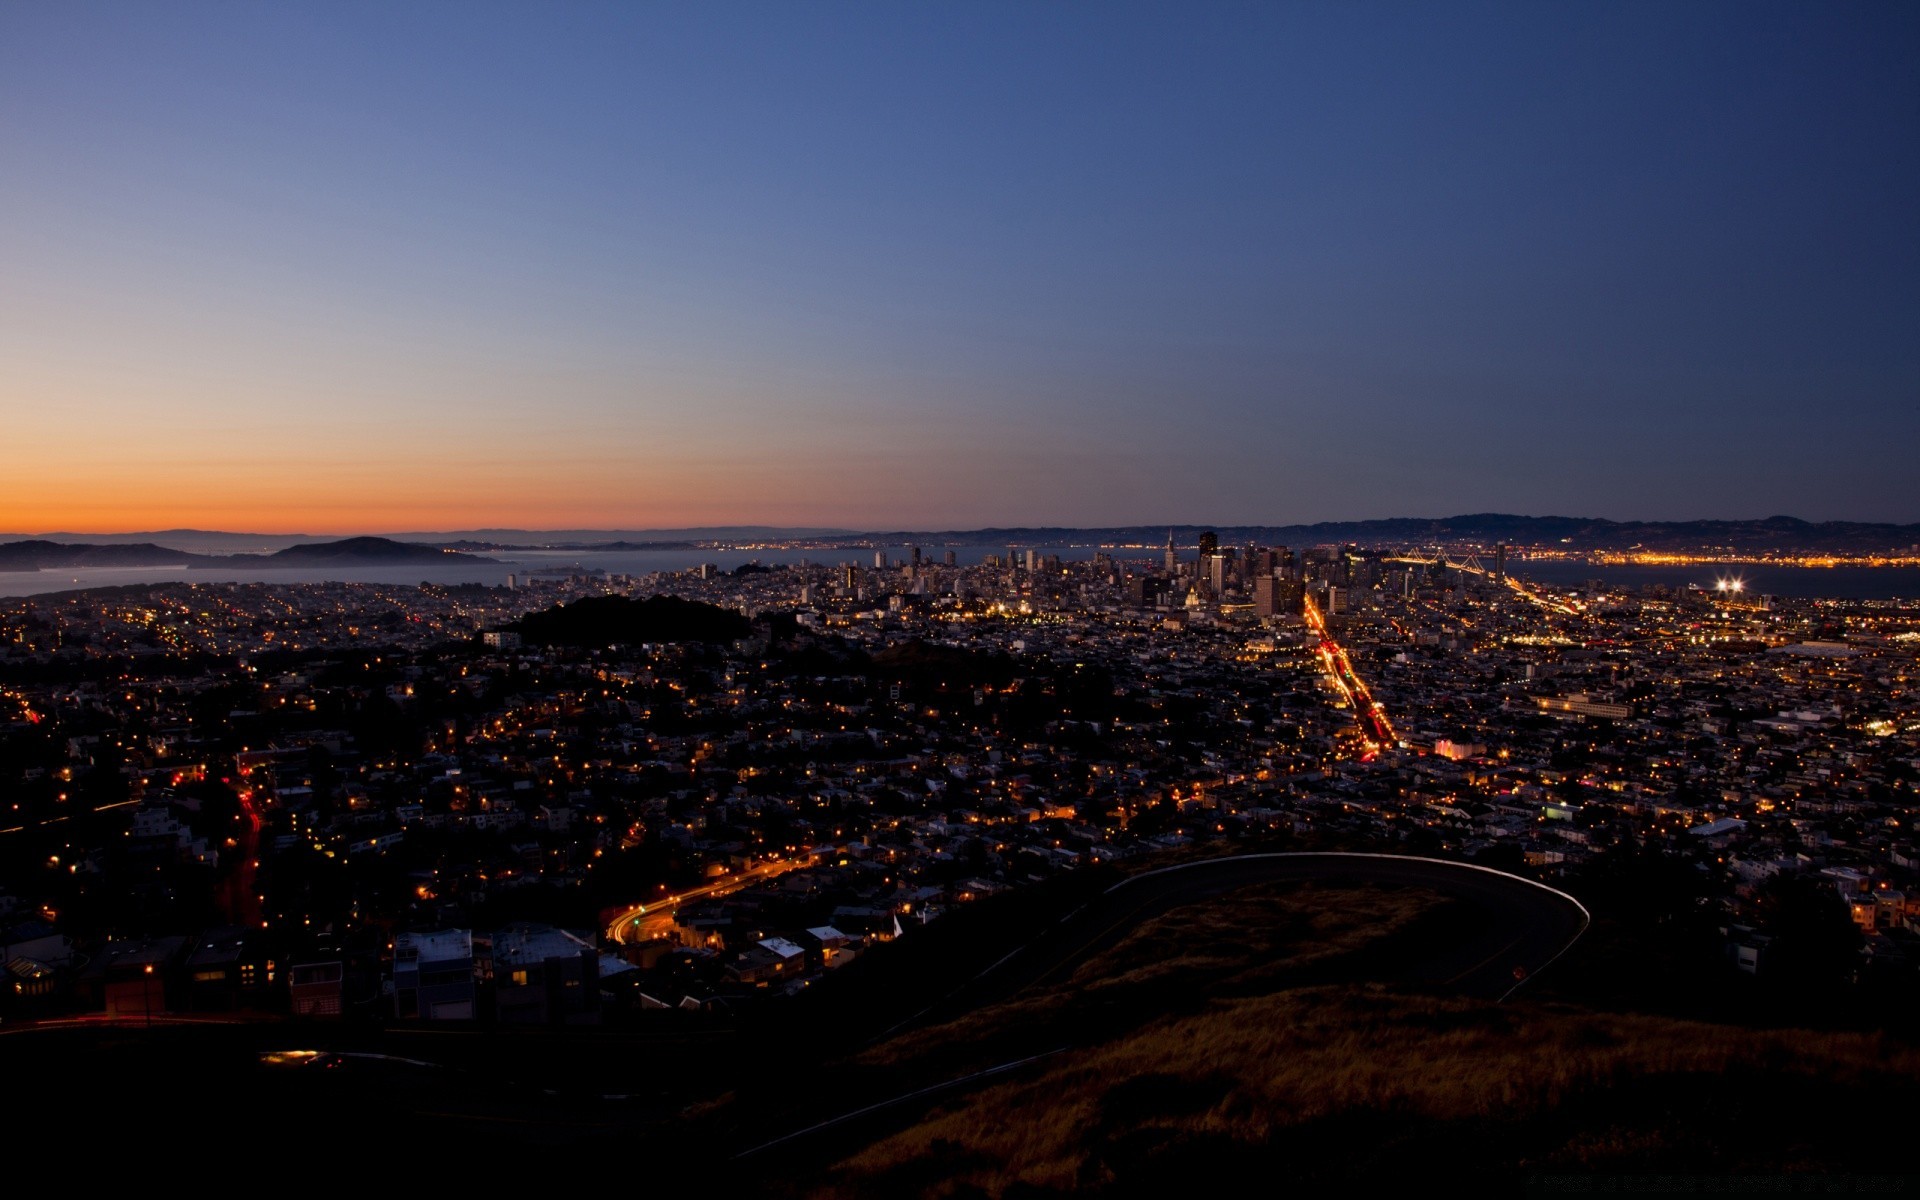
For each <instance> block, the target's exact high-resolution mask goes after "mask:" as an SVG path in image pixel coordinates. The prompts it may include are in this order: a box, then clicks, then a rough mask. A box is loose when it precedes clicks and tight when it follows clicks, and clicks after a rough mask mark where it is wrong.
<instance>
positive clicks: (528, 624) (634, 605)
mask: <svg viewBox="0 0 1920 1200" xmlns="http://www.w3.org/2000/svg"><path fill="white" fill-rule="evenodd" d="M512 628H513V629H514V630H515V631H517V632H518V633H519V634H520V636H521V637H523V638H525V639H526V640H527V641H528V642H530V643H532V644H533V645H536V646H611V645H634V644H638V643H640V642H731V641H733V640H735V639H736V638H743V637H746V636H747V635H748V634H750V633H752V632H753V624H752V622H750V621H748V620H747V619H746V618H745V617H743V616H741V615H740V614H739V613H737V612H734V611H733V610H732V609H728V608H718V607H716V606H714V605H711V604H701V603H700V602H698V601H696V600H682V599H680V598H679V597H677V596H649V597H647V598H646V599H644V600H633V599H629V598H628V597H626V596H589V597H587V598H586V599H584V600H575V601H574V602H573V603H572V604H562V605H559V606H556V607H554V608H549V609H546V610H544V611H542V612H537V613H532V614H530V615H528V616H526V617H523V618H521V619H520V621H519V622H517V623H516V624H515V625H513V626H512Z"/></svg>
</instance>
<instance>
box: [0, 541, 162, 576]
mask: <svg viewBox="0 0 1920 1200" xmlns="http://www.w3.org/2000/svg"><path fill="white" fill-rule="evenodd" d="M197 557H198V556H197V555H193V554H188V553H187V552H186V551H184V550H169V549H167V548H166V547H165V546H156V545H154V544H153V543H151V542H139V543H135V544H130V545H108V546H76V545H69V544H65V543H62V542H48V541H39V540H34V541H25V542H7V543H4V544H0V571H57V570H61V569H64V568H72V567H178V566H186V565H190V564H192V562H193V560H194V559H195V558H197Z"/></svg>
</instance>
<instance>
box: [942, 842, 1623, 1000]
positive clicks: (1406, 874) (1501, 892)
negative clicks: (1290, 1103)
mask: <svg viewBox="0 0 1920 1200" xmlns="http://www.w3.org/2000/svg"><path fill="white" fill-rule="evenodd" d="M1305 881H1324V882H1335V881H1349V882H1356V883H1374V884H1387V885H1397V886H1403V887H1422V888H1428V889H1430V890H1432V891H1435V892H1439V893H1440V894H1442V895H1444V896H1447V897H1450V898H1452V899H1456V900H1462V901H1465V902H1467V903H1469V904H1471V905H1472V906H1473V908H1474V909H1475V910H1476V914H1477V915H1478V916H1480V917H1481V918H1482V919H1481V920H1480V921H1479V922H1477V923H1476V926H1475V928H1473V929H1471V930H1468V931H1465V932H1464V934H1463V936H1461V937H1459V938H1450V939H1448V940H1446V941H1445V942H1443V943H1438V944H1435V945H1432V946H1430V947H1428V948H1427V951H1426V952H1425V953H1423V954H1421V955H1419V956H1417V957H1415V958H1412V959H1408V960H1406V961H1404V962H1402V963H1401V965H1400V969H1399V970H1397V971H1396V972H1394V973H1393V974H1394V978H1393V981H1394V982H1406V983H1415V984H1421V985H1427V986H1438V987H1442V988H1445V989H1446V990H1449V991H1455V992H1461V993H1464V994H1466V995H1470V996H1482V997H1485V998H1487V999H1493V1000H1503V999H1505V998H1506V997H1507V996H1508V995H1509V994H1511V993H1512V992H1513V991H1514V990H1515V988H1516V987H1517V986H1519V985H1520V984H1521V983H1523V982H1525V981H1526V980H1527V979H1530V978H1532V977H1533V976H1534V975H1535V974H1537V973H1538V972H1539V971H1540V969H1541V968H1543V967H1545V966H1546V965H1547V964H1548V963H1550V962H1552V961H1553V960H1554V959H1556V958H1558V957H1560V955H1561V954H1562V953H1563V952H1564V951H1565V950H1566V949H1567V947H1569V946H1571V945H1572V944H1573V943H1574V940H1575V939H1577V938H1578V937H1579V936H1580V935H1581V933H1583V932H1584V931H1585V930H1586V928H1587V923H1588V920H1589V916H1588V913H1587V910H1586V909H1585V908H1584V907H1583V906H1582V905H1581V904H1580V902H1579V901H1578V900H1575V899H1574V898H1573V897H1572V896H1569V895H1567V894H1566V893H1565V892H1561V891H1557V890H1555V889H1553V888H1550V887H1547V886H1546V885H1545V884H1540V883H1535V882H1533V881H1532V880H1530V879H1522V878H1521V877H1520V876H1518V875H1509V874H1507V873H1506V872H1505V871H1496V870H1493V869H1492V868H1490V867H1480V866H1474V865H1472V864H1470V863H1460V862H1450V861H1447V860H1445V859H1437V858H1412V857H1407V856H1403V855H1395V854H1333V853H1322V854H1245V855H1236V856H1233V857H1230V858H1210V859H1204V860H1201V861H1199V862H1191V863H1182V864H1180V865H1179V866H1174V867H1162V868H1160V869H1159V870H1156V871H1148V872H1145V873H1143V874H1140V875H1135V876H1133V877H1132V878H1130V879H1126V880H1123V881H1121V882H1120V883H1117V884H1115V885H1114V886H1112V887H1111V888H1108V889H1107V890H1106V891H1105V892H1103V893H1101V895H1100V896H1099V897H1097V898H1096V899H1094V900H1093V901H1091V902H1090V903H1088V904H1086V905H1083V906H1082V907H1081V908H1079V909H1077V910H1075V911H1074V912H1072V913H1070V914H1068V916H1067V917H1065V918H1064V919H1063V920H1061V921H1060V922H1059V923H1057V924H1056V925H1054V926H1053V927H1052V928H1050V929H1048V930H1046V931H1045V932H1043V933H1042V934H1040V936H1038V937H1036V938H1035V939H1033V941H1031V942H1028V943H1027V944H1026V945H1025V946H1022V947H1021V948H1020V949H1019V950H1016V951H1015V952H1013V953H1012V954H1010V955H1008V956H1007V957H1006V958H1003V959H1001V960H1000V961H999V962H997V963H995V964H994V965H993V966H991V967H989V968H988V969H987V970H986V971H985V972H983V973H982V974H981V975H980V976H978V977H977V978H975V979H974V980H973V981H972V982H970V983H968V984H967V985H965V986H964V987H962V988H961V989H960V990H959V991H958V992H955V993H954V994H953V995H951V996H949V997H947V998H946V999H945V1000H943V1001H941V1002H940V1003H939V1004H938V1005H936V1006H935V1008H936V1009H940V1010H948V1009H950V1008H953V1007H955V1006H959V1007H961V1008H973V1007H977V1006H980V1005H984V1004H992V1003H995V1002H996V1001H999V1000H1003V999H1006V998H1008V997H1010V996H1013V995H1015V994H1016V993H1018V992H1021V991H1023V990H1025V989H1026V988H1028V987H1032V986H1035V985H1043V984H1052V983H1058V982H1061V981H1062V980H1065V979H1067V978H1069V977H1070V976H1072V974H1073V972H1074V971H1075V970H1077V969H1078V968H1079V966H1080V964H1081V963H1083V962H1085V961H1086V960H1087V959H1088V958H1091V957H1092V956H1094V955H1096V954H1099V953H1100V952H1102V951H1104V950H1107V949H1109V948H1111V947H1113V946H1115V945H1117V944H1119V942H1120V941H1121V940H1122V939H1124V938H1125V937H1126V936H1127V935H1128V934H1129V933H1131V932H1133V930H1134V929H1135V928H1136V927H1138V926H1139V925H1141V924H1143V923H1144V922H1147V921H1150V920H1152V919H1153V918H1155V917H1158V916H1160V915H1161V914H1162V913H1165V912H1168V911H1170V910H1172V909H1175V908H1179V907H1181V906H1182V905H1187V904H1193V903H1196V902H1198V901H1201V900H1207V899H1211V898H1213V897H1215V896H1220V895H1224V894H1226V893H1227V892H1231V891H1235V890H1238V889H1240V888H1244V887H1250V886H1253V885H1255V884H1262V883H1290V882H1305ZM929 1011H932V1010H929Z"/></svg>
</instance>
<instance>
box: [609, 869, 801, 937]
mask: <svg viewBox="0 0 1920 1200" xmlns="http://www.w3.org/2000/svg"><path fill="white" fill-rule="evenodd" d="M813 861H814V852H813V851H812V850H802V851H801V852H800V853H798V854H796V855H794V856H793V857H792V858H776V859H773V860H771V861H768V862H764V863H761V864H760V865H759V866H757V867H749V868H748V869H746V870H744V871H741V872H740V873H739V874H737V875H727V876H725V877H723V878H720V879H717V880H715V881H714V882H712V883H706V884H701V885H700V886H699V887H696V888H688V889H687V890H686V891H684V892H674V893H672V894H671V895H667V896H663V897H661V898H660V899H658V900H649V901H647V902H646V903H645V904H636V905H634V906H633V907H632V908H629V909H627V910H625V911H624V912H621V913H620V914H619V915H618V916H616V917H614V918H613V920H611V921H609V922H607V938H608V940H609V941H612V942H614V943H616V944H617V945H622V946H626V945H634V944H637V943H640V942H648V941H652V940H653V939H655V938H662V937H666V936H667V935H668V934H669V933H671V932H672V930H673V925H674V914H675V913H676V912H678V911H679V909H680V906H681V905H683V904H688V903H692V902H693V901H696V900H707V899H711V898H712V897H714V896H724V895H726V894H728V893H729V892H737V891H739V890H740V889H741V888H743V887H746V886H747V885H748V884H751V883H758V882H760V881H761V880H763V879H771V878H773V877H774V876H776V875H784V874H786V873H787V872H788V871H791V870H793V869H795V868H796V867H805V866H810V865H812V863H813Z"/></svg>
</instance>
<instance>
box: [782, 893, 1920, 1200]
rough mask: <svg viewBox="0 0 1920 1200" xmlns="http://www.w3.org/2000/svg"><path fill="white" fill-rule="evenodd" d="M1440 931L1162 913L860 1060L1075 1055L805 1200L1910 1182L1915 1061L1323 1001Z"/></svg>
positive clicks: (1917, 1084)
mask: <svg viewBox="0 0 1920 1200" xmlns="http://www.w3.org/2000/svg"><path fill="white" fill-rule="evenodd" d="M1446 909H1447V904H1446V902H1444V901H1442V900H1440V899H1439V898H1437V897H1434V896H1431V895H1429V894H1424V893H1418V892H1411V891H1401V892H1390V891H1384V890H1382V889H1376V888H1321V889H1312V888H1298V887H1296V888H1263V889H1253V890H1250V891H1248V892H1243V893H1240V894H1238V895H1235V896H1231V897H1226V898H1223V899H1221V900H1219V901H1215V902H1212V903H1210V904H1207V905H1202V906H1195V907H1192V908H1188V909H1182V910H1176V911H1175V912H1172V913H1169V914H1167V915H1166V916H1165V917H1163V918H1161V919H1160V920H1158V921H1155V922H1152V923H1150V924H1148V925H1147V926H1144V927H1143V928H1142V929H1140V930H1138V931H1136V933H1135V934H1134V935H1133V936H1132V937H1130V938H1129V939H1128V940H1127V941H1125V942H1123V943H1122V944H1120V945H1118V946H1116V947H1114V949H1113V950H1111V951H1109V952H1108V953H1107V954H1106V955H1104V956H1102V957H1101V958H1100V959H1097V960H1095V961H1093V962H1090V963H1088V964H1087V965H1086V966H1084V967H1083V968H1082V969H1081V970H1080V971H1079V972H1078V973H1077V975H1076V977H1075V979H1074V980H1073V981H1072V982H1070V983H1069V984H1066V985H1063V986H1061V987H1059V988H1055V989H1052V990H1050V991H1048V992H1043V993H1041V994H1039V995H1036V996H1031V997H1024V998H1021V999H1017V1000H1015V1001H1013V1002H1010V1003H1008V1004H1005V1005H1000V1006H996V1007H995V1008H992V1009H988V1010H985V1011H983V1012H981V1013H978V1014H974V1015H973V1016H971V1017H969V1018H967V1019H965V1020H963V1021H960V1022H955V1023H953V1024H952V1025H949V1026H944V1027H941V1028H937V1029H934V1030H928V1031H924V1032H920V1033H916V1034H911V1035H908V1036H907V1037H904V1038H901V1039H898V1040H896V1041H895V1042H893V1043H889V1044H886V1045H883V1046H881V1047H878V1048H876V1049H875V1050H873V1051H870V1052H869V1054H868V1055H867V1056H866V1057H867V1058H868V1060H870V1061H877V1062H888V1063H902V1062H905V1063H914V1064H917V1065H920V1066H922V1067H935V1066H941V1067H944V1068H946V1069H955V1068H962V1069H964V1068H967V1067H972V1066H979V1065H984V1062H983V1061H982V1060H983V1059H984V1058H986V1057H991V1056H993V1055H994V1054H1000V1053H1005V1052H1006V1051H1007V1050H1008V1049H1009V1048H1011V1047H1019V1048H1022V1049H1033V1048H1036V1047H1038V1046H1039V1045H1040V1044H1041V1043H1042V1042H1045V1041H1047V1040H1048V1039H1049V1038H1058V1037H1061V1036H1062V1035H1064V1034H1066V1033H1068V1032H1074V1033H1077V1034H1078V1035H1079V1036H1077V1037H1076V1038H1075V1039H1074V1040H1075V1042H1076V1043H1077V1044H1080V1045H1082V1046H1085V1047H1086V1048H1084V1049H1079V1050H1074V1051H1070V1052H1069V1053H1067V1054H1064V1055H1062V1056H1060V1057H1059V1058H1057V1059H1054V1060H1051V1061H1050V1062H1049V1063H1047V1064H1046V1066H1045V1067H1044V1069H1042V1070H1041V1071H1040V1073H1039V1074H1037V1075H1033V1076H1030V1077H1028V1078H1024V1079H1020V1080H1017V1081H1014V1082H1009V1083H1005V1084H1001V1085H998V1086H994V1087H991V1088H988V1089H986V1090H983V1091H981V1092H978V1093H976V1094H973V1095H970V1096H966V1097H963V1098H958V1099H956V1100H954V1101H952V1102H951V1103H950V1104H949V1105H948V1106H947V1107H946V1108H944V1109H943V1110H940V1111H936V1112H935V1113H933V1114H932V1115H930V1116H929V1117H928V1119H926V1120H924V1121H922V1122H921V1123H920V1124H918V1125H916V1126H914V1127H913V1128H910V1129H907V1130H905V1131H903V1132H900V1133H897V1134H895V1135H893V1136H891V1137H887V1138H884V1139H882V1140H881V1141H879V1142H877V1143H876V1144H874V1145H871V1146H869V1147H867V1148H866V1149H864V1150H862V1151H860V1152H858V1153H856V1154H854V1155H852V1156H851V1157H850V1158H848V1159H847V1160H845V1161H844V1162H842V1163H840V1164H839V1165H838V1166H837V1167H835V1168H834V1170H833V1171H832V1172H831V1173H830V1176H829V1177H828V1179H827V1180H826V1181H825V1182H824V1183H823V1184H822V1185H821V1187H820V1189H819V1190H820V1191H821V1192H822V1193H824V1194H829V1195H835V1196H844V1197H868V1196H900V1195H915V1194H929V1195H939V1196H978V1195H988V1196H1000V1195H1032V1194H1036V1193H1038V1194H1045V1193H1048V1192H1056V1191H1058V1192H1066V1191H1075V1192H1082V1193H1092V1194H1101V1195H1113V1196H1120V1195H1135V1194H1164V1193H1165V1192H1166V1191H1167V1190H1168V1189H1170V1188H1176V1187H1184V1188H1192V1187H1195V1186H1203V1187H1212V1186H1225V1185H1226V1184H1228V1183H1230V1182H1232V1181H1233V1180H1234V1179H1235V1178H1236V1177H1238V1176H1241V1175H1245V1174H1247V1173H1249V1172H1252V1173H1257V1176H1258V1177H1259V1178H1261V1179H1262V1180H1263V1181H1270V1182H1274V1183H1279V1182H1290V1183H1292V1184H1295V1185H1298V1186H1305V1187H1315V1188H1324V1187H1331V1186H1336V1185H1346V1184H1351V1183H1355V1182H1361V1181H1367V1180H1387V1179H1395V1178H1403V1177H1406V1176H1411V1175H1428V1176H1434V1177H1454V1178H1458V1177H1479V1178H1481V1179H1483V1180H1485V1181H1488V1182H1494V1183H1498V1182H1500V1181H1506V1182H1508V1183H1510V1184H1511V1183H1517V1181H1519V1180H1521V1179H1523V1178H1525V1177H1527V1176H1530V1175H1540V1174H1546V1175H1551V1174H1555V1173H1575V1172H1588V1171H1619V1172H1646V1171H1702V1172H1714V1173H1725V1172H1752V1171H1783V1170H1803V1171H1804V1170H1824V1171H1849V1170H1884V1171H1899V1170H1902V1169H1903V1168H1904V1165H1905V1162H1906V1156H1905V1155H1904V1153H1903V1151H1902V1149H1901V1147H1902V1146H1904V1145H1905V1136H1904V1131H1903V1129H1902V1121H1903V1117H1902V1115H1901V1114H1904V1113H1911V1112H1913V1111H1915V1109H1916V1103H1917V1102H1920V1054H1916V1053H1915V1052H1914V1051H1913V1050H1912V1049H1910V1048H1908V1047H1906V1046H1904V1045H1902V1044H1898V1043H1895V1042H1892V1041H1889V1040H1887V1039H1885V1038H1883V1037H1881V1036H1879V1035H1863V1034H1846V1033H1818V1034H1815V1033H1808V1032H1805V1031H1796V1030H1753V1029H1738V1028H1732V1027H1728V1026H1722V1025H1713V1024H1706V1023H1702V1022H1696V1021H1687V1020H1679V1019H1673V1018H1668V1017H1660V1016H1650V1015H1645V1014H1640V1013H1632V1012H1599V1011H1594V1010H1591V1009H1588V1008H1585V1007H1582V1006H1580V1005H1577V1004H1571V1003H1567V1002H1565V1001H1564V1000H1558V1001H1534V1002H1526V1001H1522V1002H1519V1003H1515V1004H1510V1005H1507V1006H1495V1005H1491V1004H1487V1003H1484V1002H1480V1001H1473V1000H1466V999H1459V998H1453V997H1445V996H1433V995H1418V994H1413V993H1410V992H1404V991H1396V990H1393V989H1389V988H1384V987H1380V986H1356V985H1341V984H1327V983H1320V982H1315V976H1316V975H1319V976H1321V977H1326V976H1327V975H1328V971H1327V970H1326V968H1328V967H1330V966H1335V965H1337V964H1338V963H1340V962H1342V961H1346V962H1351V961H1352V959H1353V958H1354V956H1356V955H1365V954H1367V953H1368V952H1369V951H1370V949H1371V948H1373V947H1377V946H1378V945H1380V944H1382V943H1383V942H1385V943H1391V942H1392V941H1393V940H1394V939H1396V938H1401V937H1408V936H1421V935H1422V933H1423V931H1424V930H1427V929H1429V928H1431V927H1432V925H1433V923H1434V922H1435V921H1436V920H1439V919H1444V917H1445V915H1446ZM1333 973H1334V974H1338V972H1333ZM1056 1044H1058V1043H1056Z"/></svg>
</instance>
